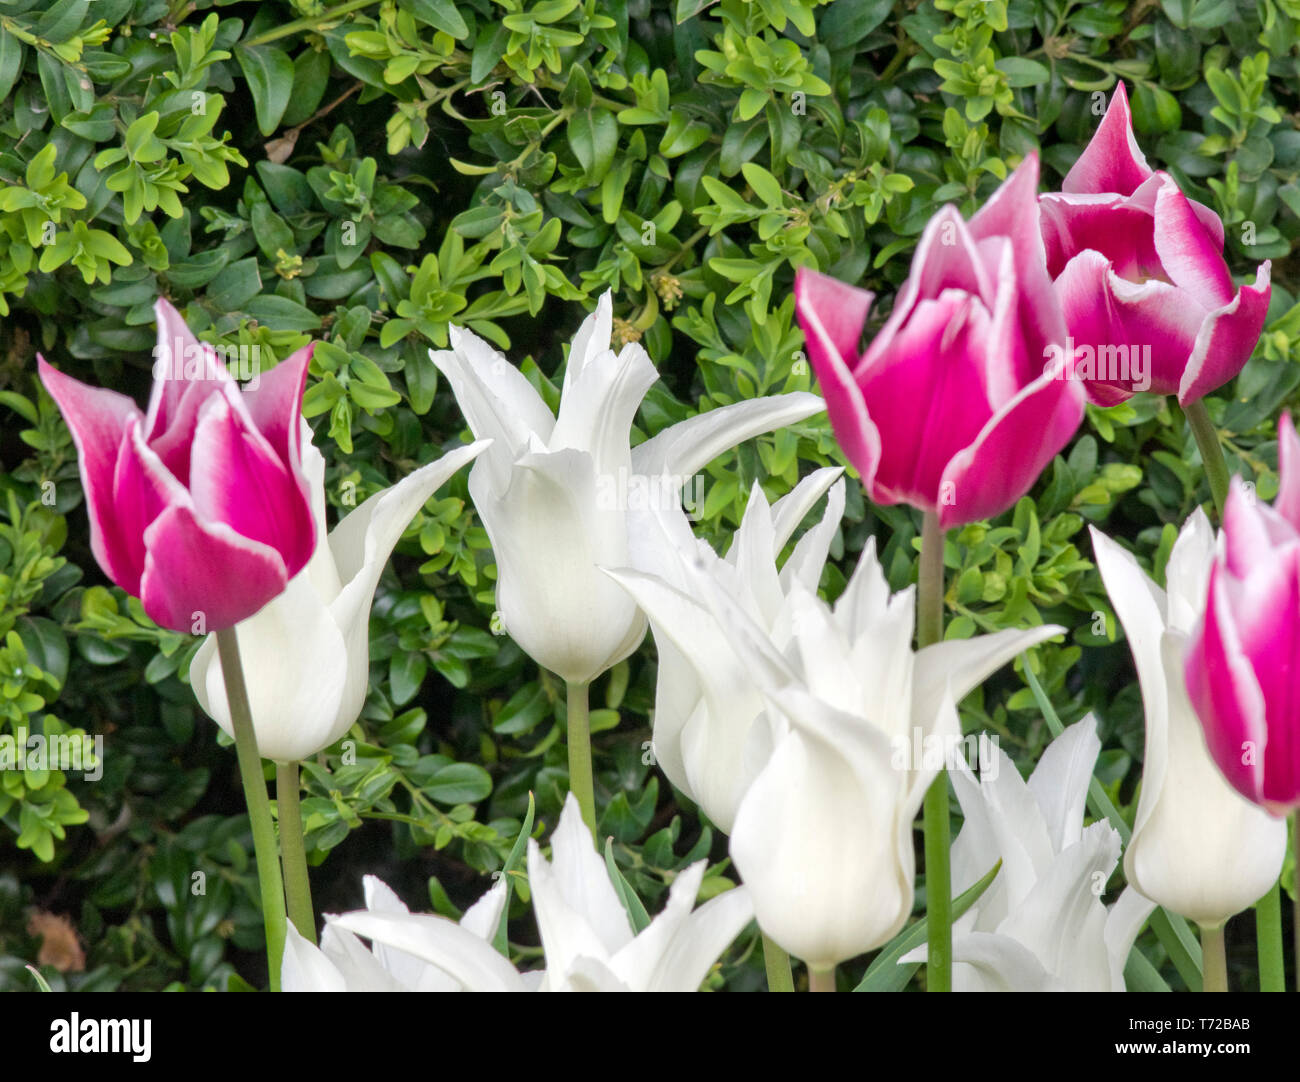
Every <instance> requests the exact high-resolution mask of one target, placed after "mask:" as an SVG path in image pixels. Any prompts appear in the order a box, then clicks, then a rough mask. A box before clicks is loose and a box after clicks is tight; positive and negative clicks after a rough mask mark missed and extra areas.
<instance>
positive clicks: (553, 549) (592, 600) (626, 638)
mask: <svg viewBox="0 0 1300 1082" xmlns="http://www.w3.org/2000/svg"><path fill="white" fill-rule="evenodd" d="M604 480H605V481H608V480H609V479H608V478H605V479H604ZM611 487H612V486H610V485H609V484H607V483H606V484H602V483H601V479H599V478H597V476H596V473H595V466H594V463H593V461H592V458H591V456H590V455H589V454H585V453H583V452H581V451H575V450H571V449H570V450H563V451H554V452H548V453H535V454H528V455H525V456H523V457H522V458H520V459H519V460H518V461H517V462H516V463H515V465H514V470H513V474H512V479H511V482H510V488H509V489H508V490H507V492H506V493H504V495H503V497H502V498H501V499H499V500H496V499H493V498H492V497H491V496H490V495H489V494H488V493H485V492H483V491H482V490H481V489H480V488H478V486H477V485H476V483H475V478H474V476H473V475H472V474H471V476H470V494H471V495H472V496H473V497H474V501H475V504H476V506H477V507H478V510H479V514H480V515H481V516H482V517H483V524H484V526H485V527H486V528H487V532H488V537H489V538H490V539H491V541H492V551H493V553H494V554H495V556H496V560H497V569H498V577H497V608H498V609H499V610H500V612H501V617H502V621H503V623H504V624H505V627H506V630H507V631H508V632H509V633H510V635H511V636H512V637H513V638H514V640H515V642H517V643H518V644H519V645H520V647H521V648H522V649H523V650H524V651H525V652H526V653H527V654H528V655H529V656H530V657H531V658H532V659H533V660H534V661H536V662H537V663H538V664H539V665H542V666H544V667H545V668H548V669H550V670H551V671H552V672H554V673H557V674H558V675H560V676H561V677H563V678H564V679H565V680H569V681H575V682H579V683H585V682H587V681H589V680H591V679H593V678H594V677H595V676H597V675H599V674H600V673H602V672H604V671H605V669H607V668H608V667H609V666H610V665H613V664H614V663H615V662H617V661H619V660H621V659H622V658H623V657H626V656H627V654H629V653H631V652H632V650H634V649H636V647H637V645H638V644H639V643H640V640H641V639H642V638H643V637H644V635H645V629H646V622H645V617H644V616H642V615H641V613H640V612H639V611H638V609H637V607H636V604H635V603H634V602H633V601H632V599H631V598H630V597H628V595H627V593H626V592H625V591H624V590H623V589H622V588H621V587H619V586H618V585H617V584H616V583H614V582H613V581H612V580H610V579H609V578H608V577H607V576H605V575H604V574H603V573H602V572H601V571H600V570H599V569H600V568H601V567H623V566H627V565H628V564H629V563H630V562H631V560H630V558H629V547H628V545H629V543H628V533H627V530H628V524H627V517H626V514H625V512H624V511H623V510H622V508H621V499H620V495H619V494H618V493H617V491H610V489H611Z"/></svg>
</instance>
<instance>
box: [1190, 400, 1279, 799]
mask: <svg viewBox="0 0 1300 1082" xmlns="http://www.w3.org/2000/svg"><path fill="white" fill-rule="evenodd" d="M1278 458H1279V462H1278V466H1279V472H1280V473H1281V479H1282V487H1281V490H1280V491H1279V492H1278V495H1277V499H1276V500H1275V501H1274V502H1273V506H1272V507H1269V506H1268V505H1267V504H1264V503H1261V502H1259V501H1258V500H1257V499H1256V498H1255V495H1254V492H1253V491H1252V490H1251V489H1249V488H1247V487H1246V485H1245V484H1244V483H1243V482H1242V481H1241V479H1240V478H1233V482H1232V489H1231V491H1230V492H1229V494H1228V503H1227V507H1226V508H1225V509H1224V515H1223V535H1222V539H1221V544H1220V549H1219V552H1218V554H1217V556H1216V557H1215V560H1214V564H1213V565H1212V566H1211V568H1210V581H1209V589H1208V593H1209V596H1208V598H1207V600H1206V605H1205V614H1204V616H1203V617H1202V619H1201V621H1200V623H1199V624H1198V625H1197V628H1196V631H1195V633H1194V635H1193V637H1192V642H1191V646H1190V647H1189V649H1188V652H1187V663H1186V669H1185V673H1184V675H1185V678H1186V681H1187V694H1188V697H1189V698H1190V699H1191V702H1192V706H1193V707H1194V708H1195V710H1196V714H1197V716H1198V717H1199V718H1200V720H1201V727H1202V728H1203V729H1204V731H1205V740H1206V744H1207V745H1208V746H1209V749H1210V754H1211V755H1212V756H1213V757H1214V761H1215V762H1216V763H1217V764H1218V767H1219V769H1220V770H1221V771H1222V772H1223V775H1224V777H1226V778H1227V779H1228V781H1229V783H1230V784H1231V785H1232V786H1233V788H1235V789H1236V790H1237V791H1238V792H1239V793H1241V794H1242V795H1243V796H1244V797H1246V798H1247V799H1248V800H1252V801H1254V802H1255V803H1256V804H1260V805H1262V806H1263V807H1265V808H1267V809H1268V810H1269V811H1270V812H1272V813H1273V814H1274V815H1279V816H1281V815H1285V814H1287V813H1288V812H1289V811H1290V810H1292V809H1294V808H1296V807H1300V439H1297V437H1296V432H1295V428H1294V427H1293V426H1292V424H1291V418H1290V416H1288V415H1285V414H1284V415H1283V417H1282V419H1281V420H1280V421H1279V422H1278Z"/></svg>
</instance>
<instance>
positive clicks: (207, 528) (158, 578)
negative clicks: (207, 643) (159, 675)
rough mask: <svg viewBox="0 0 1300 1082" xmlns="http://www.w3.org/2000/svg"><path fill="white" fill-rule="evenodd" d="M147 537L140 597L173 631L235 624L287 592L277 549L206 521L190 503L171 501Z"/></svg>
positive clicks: (147, 609)
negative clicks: (197, 514)
mask: <svg viewBox="0 0 1300 1082" xmlns="http://www.w3.org/2000/svg"><path fill="white" fill-rule="evenodd" d="M144 542H145V546H146V548H147V549H148V556H147V557H146V559H145V569H144V575H143V577H142V580H141V585H140V601H141V602H142V604H143V605H144V611H145V612H146V613H148V614H149V618H150V619H152V620H153V621H154V622H155V623H156V624H158V625H159V626H161V627H167V628H171V629H172V630H173V631H181V632H185V633H187V634H202V633H206V632H209V631H220V630H222V629H223V628H228V627H234V625H235V624H237V623H239V622H240V621H241V620H246V619H248V617H250V616H252V615H253V614H254V613H256V612H257V611H258V610H259V609H260V608H262V606H263V605H265V604H266V603H267V602H268V601H270V600H272V599H273V598H275V597H276V596H278V595H279V594H280V593H282V592H283V591H284V588H285V586H286V585H287V584H288V581H289V578H290V576H289V574H288V573H287V572H286V569H285V566H284V561H283V560H281V559H280V557H279V555H277V554H276V552H275V551H274V550H273V549H271V548H269V547H267V546H266V545H263V544H259V543H258V542H256V541H250V540H249V539H248V538H245V537H240V536H239V535H238V534H237V533H235V531H234V530H232V529H231V528H230V527H229V526H226V525H224V524H222V523H213V524H205V523H202V522H200V521H199V520H198V519H197V518H196V517H195V515H194V512H193V510H191V509H190V508H188V507H183V506H175V507H169V508H168V509H167V510H166V511H164V512H163V513H162V514H161V515H160V516H159V517H158V519H157V520H156V521H155V522H154V523H153V525H152V526H150V527H149V529H148V530H147V531H146V532H145V538H144ZM200 614H201V615H202V617H203V624H202V625H201V626H200V625H198V624H196V621H197V619H198V617H199V615H200Z"/></svg>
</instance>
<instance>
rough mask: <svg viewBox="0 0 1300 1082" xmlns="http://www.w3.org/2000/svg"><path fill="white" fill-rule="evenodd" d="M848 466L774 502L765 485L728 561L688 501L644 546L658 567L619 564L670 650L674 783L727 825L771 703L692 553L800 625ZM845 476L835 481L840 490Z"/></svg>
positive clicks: (663, 696) (664, 681) (773, 618)
mask: <svg viewBox="0 0 1300 1082" xmlns="http://www.w3.org/2000/svg"><path fill="white" fill-rule="evenodd" d="M843 472H844V471H843V470H842V469H840V468H838V467H827V468H825V469H821V470H817V471H816V472H814V473H812V474H810V475H809V476H808V477H805V478H804V479H803V480H802V481H801V482H799V484H798V485H797V486H796V487H795V489H794V490H793V491H792V492H790V493H789V494H787V495H786V496H784V497H782V498H781V499H780V500H778V501H777V502H776V503H775V504H773V505H770V506H769V504H768V502H767V499H766V498H765V497H764V495H763V490H762V489H761V488H760V487H759V485H758V484H757V483H755V485H754V488H753V491H752V493H751V494H750V499H749V505H748V507H746V509H745V515H744V518H743V519H742V520H741V523H740V528H739V529H738V530H737V531H736V534H735V536H734V538H733V539H732V542H731V547H730V549H729V550H728V552H727V555H726V557H725V558H719V557H718V556H717V555H716V554H715V553H714V551H713V550H712V549H711V548H710V547H709V546H708V544H707V543H705V542H704V541H700V540H697V539H696V538H695V536H694V535H693V534H692V533H691V528H690V524H689V523H688V522H687V520H686V515H685V512H683V511H682V509H681V508H680V507H679V506H670V507H665V508H663V509H662V513H661V514H658V515H656V516H654V519H653V522H652V523H651V524H650V525H649V528H650V529H652V530H653V531H654V534H653V535H652V536H653V537H654V538H655V541H656V543H655V544H653V545H647V546H645V547H644V548H645V551H646V556H647V563H648V564H649V562H650V560H651V559H652V560H653V564H652V566H653V568H654V570H655V571H657V574H649V573H647V570H648V568H641V569H639V570H638V571H628V570H622V571H610V572H609V573H610V575H611V576H612V577H613V578H614V579H615V580H616V581H617V582H619V583H621V584H622V585H623V586H624V588H626V589H627V591H628V592H629V593H630V594H631V595H632V597H633V598H634V599H635V600H636V602H637V604H638V605H640V606H641V608H642V609H643V610H644V611H645V613H646V614H647V616H648V617H649V619H650V626H651V628H652V630H653V632H654V637H655V647H656V650H657V653H658V655H659V675H658V682H657V685H656V687H655V709H654V754H655V761H656V762H657V763H658V765H659V766H660V767H661V768H662V769H663V772H664V773H665V774H666V775H667V777H668V780H669V781H671V782H672V783H673V784H674V785H675V786H677V788H678V789H680V790H681V791H682V792H683V793H685V794H686V795H687V796H688V797H690V799H692V800H694V801H695V802H696V803H697V804H699V805H700V807H701V808H703V809H704V812H705V814H707V815H708V817H709V819H710V820H712V822H713V823H715V824H716V825H717V826H718V827H719V828H720V829H721V830H723V831H726V832H727V833H730V832H731V826H732V823H733V822H734V821H735V818H736V809H737V807H738V806H739V804H740V798H741V797H742V796H744V793H745V790H746V789H747V788H748V787H749V783H750V782H751V781H753V778H754V774H755V772H756V771H757V769H758V768H760V767H761V766H762V765H763V763H762V751H761V750H759V749H757V748H756V747H754V746H753V745H751V743H750V740H749V735H750V732H751V730H752V727H753V723H754V721H755V719H757V718H758V717H759V715H761V714H762V713H763V711H764V709H765V705H766V704H765V702H764V699H763V696H762V694H761V693H760V691H759V690H758V687H757V685H756V684H755V683H754V680H753V678H752V677H751V675H750V673H749V670H748V668H747V667H746V666H745V664H744V663H742V661H741V660H740V658H738V657H737V656H736V653H735V651H734V650H733V649H732V648H731V642H730V636H729V634H728V631H727V629H725V628H724V627H723V626H722V625H721V624H719V623H718V621H717V620H716V619H714V617H713V614H712V613H711V612H710V611H709V608H708V606H707V605H706V604H704V602H703V600H702V599H700V598H698V597H696V596H693V593H692V586H691V574H692V568H691V562H692V560H694V559H696V558H698V559H699V560H702V561H703V563H704V565H705V567H707V568H708V573H709V574H710V575H712V576H713V577H714V578H715V579H716V580H717V581H718V582H719V583H721V584H722V585H723V588H724V589H726V590H727V592H728V593H729V594H730V595H731V596H732V597H733V598H735V599H736V600H737V601H738V602H739V603H740V604H741V605H742V607H743V608H744V609H745V611H746V612H748V613H749V615H750V616H751V617H753V618H754V620H755V621H757V622H758V624H759V625H760V626H761V627H762V628H763V629H764V630H765V631H767V632H768V634H769V635H770V634H774V633H775V632H776V629H777V625H778V624H779V623H780V624H782V625H783V626H787V627H788V624H789V619H788V615H787V616H785V618H784V619H783V613H784V610H785V608H786V607H787V605H788V599H787V596H786V595H787V593H788V590H789V588H790V584H791V583H792V582H794V581H795V580H798V581H799V582H801V583H802V584H803V585H804V586H805V587H806V588H807V589H809V590H816V589H817V583H818V582H819V580H820V578H821V574H822V569H823V567H824V566H825V563H826V555H827V552H828V550H829V548H830V544H831V541H832V540H833V539H834V537H835V532H836V530H837V529H838V528H839V524H840V517H841V515H842V514H843V512H844V482H843V481H839V482H838V483H835V482H836V478H837V477H839V476H840V474H841V473H843ZM832 484H834V487H831V486H832ZM828 488H829V489H830V496H829V499H828V500H827V504H826V512H825V514H824V515H823V517H822V520H821V523H820V524H819V525H817V526H815V527H813V528H811V529H809V530H808V531H807V533H805V534H804V536H803V537H802V538H800V540H799V543H798V544H797V545H796V546H795V549H794V551H793V552H792V553H791V555H790V558H789V560H787V561H786V564H785V567H784V568H783V569H782V570H781V571H779V572H778V570H777V559H778V558H779V556H780V554H781V550H782V549H783V548H784V547H785V544H786V542H787V541H789V539H790V535H791V534H792V533H793V532H794V530H795V528H796V527H797V526H798V525H799V523H800V522H802V521H803V519H804V517H805V516H806V515H807V514H808V512H809V511H810V510H811V509H812V507H813V505H814V504H815V503H816V502H817V501H818V500H819V499H820V498H821V497H822V496H823V495H825V494H826V491H827V489H828Z"/></svg>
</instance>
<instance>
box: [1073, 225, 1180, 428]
mask: <svg viewBox="0 0 1300 1082" xmlns="http://www.w3.org/2000/svg"><path fill="white" fill-rule="evenodd" d="M1056 293H1057V296H1058V297H1059V298H1060V300H1061V308H1062V309H1063V310H1064V312H1065V322H1066V326H1067V327H1068V328H1069V332H1070V338H1071V339H1072V341H1073V348H1074V361H1075V367H1074V372H1075V373H1076V375H1078V376H1079V377H1081V378H1084V377H1087V376H1089V375H1091V378H1085V379H1084V382H1085V384H1086V389H1087V391H1088V395H1089V397H1091V398H1092V399H1093V401H1095V402H1098V403H1099V404H1101V405H1114V404H1115V403H1116V402H1120V401H1123V400H1124V399H1125V398H1127V397H1129V396H1130V395H1132V394H1133V393H1134V392H1135V391H1139V390H1148V391H1151V392H1153V393H1155V394H1173V393H1174V392H1175V391H1176V390H1177V389H1178V385H1179V380H1181V379H1182V378H1183V373H1184V370H1185V368H1186V365H1187V358H1188V355H1189V354H1190V353H1191V352H1192V350H1193V348H1194V347H1195V344H1196V340H1197V335H1198V334H1199V333H1200V331H1201V327H1202V324H1203V322H1204V319H1205V312H1204V311H1203V310H1202V309H1201V308H1200V307H1198V306H1197V304H1196V303H1195V302H1194V301H1193V300H1191V299H1190V298H1189V297H1187V296H1186V295H1185V294H1183V293H1182V292H1181V291H1179V290H1178V289H1176V288H1175V287H1174V286H1171V285H1169V284H1168V283H1166V282H1158V281H1155V280H1152V281H1149V282H1145V283H1143V284H1142V285H1136V284H1134V283H1132V282H1129V281H1126V280H1124V279H1122V278H1120V277H1119V276H1118V275H1116V274H1114V273H1113V272H1112V270H1111V268H1110V265H1109V263H1108V262H1107V261H1106V259H1105V257H1104V256H1103V255H1102V254H1101V253H1100V252H1095V251H1092V250H1088V251H1084V252H1080V253H1079V254H1078V255H1077V256H1075V257H1074V258H1073V259H1072V260H1070V262H1069V263H1068V264H1067V265H1066V268H1065V270H1064V271H1063V272H1062V273H1061V276H1060V277H1059V278H1058V279H1057V280H1056ZM1090 359H1091V367H1089V361H1090ZM1124 364H1127V367H1128V378H1127V379H1126V378H1122V377H1123V375H1124V372H1123V365H1124ZM1138 369H1140V370H1141V371H1142V375H1143V377H1144V378H1143V379H1141V380H1139V379H1135V378H1134V374H1135V372H1136V371H1137V370H1138ZM1142 383H1148V385H1147V386H1145V387H1144V386H1141V384H1142Z"/></svg>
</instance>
